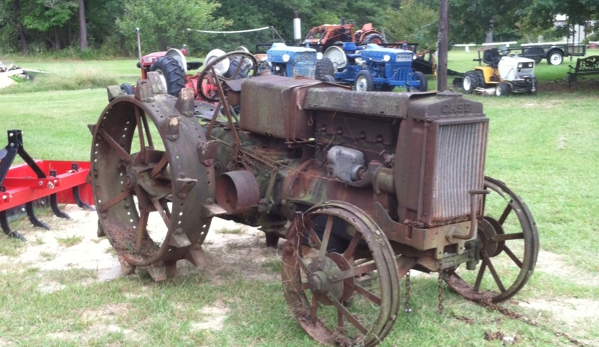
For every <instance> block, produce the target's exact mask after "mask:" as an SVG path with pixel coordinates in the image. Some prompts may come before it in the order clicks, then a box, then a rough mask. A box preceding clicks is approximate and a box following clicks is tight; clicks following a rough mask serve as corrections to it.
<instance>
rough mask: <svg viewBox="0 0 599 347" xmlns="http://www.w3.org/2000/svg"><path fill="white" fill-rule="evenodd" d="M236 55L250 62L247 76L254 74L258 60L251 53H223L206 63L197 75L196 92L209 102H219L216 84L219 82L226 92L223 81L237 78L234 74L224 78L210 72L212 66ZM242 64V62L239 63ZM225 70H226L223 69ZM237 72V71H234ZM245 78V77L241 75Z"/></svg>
mask: <svg viewBox="0 0 599 347" xmlns="http://www.w3.org/2000/svg"><path fill="white" fill-rule="evenodd" d="M236 57H238V58H240V59H243V61H244V62H246V59H247V60H249V64H252V66H251V68H250V69H249V70H248V75H247V77H251V76H255V75H256V71H257V70H256V69H257V66H258V62H257V61H256V57H254V55H253V54H251V53H246V52H243V51H233V52H229V53H227V54H224V55H222V56H220V57H218V58H216V59H214V60H212V61H211V62H210V63H209V64H208V65H206V66H205V67H204V70H202V73H201V74H200V76H199V77H198V93H199V94H200V96H201V97H202V98H203V99H204V100H206V101H211V102H219V101H220V96H219V95H218V92H217V87H216V85H217V84H220V85H221V86H222V87H223V91H225V92H226V89H225V83H224V82H226V81H228V80H235V79H238V78H237V77H236V76H231V77H230V78H226V77H224V76H219V75H218V74H213V73H212V67H213V66H216V65H217V64H219V63H220V62H222V61H225V60H227V61H228V60H230V59H235V58H236ZM240 65H242V64H240ZM225 72H226V71H225ZM236 72H237V71H236ZM242 78H245V77H242Z"/></svg>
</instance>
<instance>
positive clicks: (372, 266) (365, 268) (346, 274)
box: [336, 262, 376, 281]
mask: <svg viewBox="0 0 599 347" xmlns="http://www.w3.org/2000/svg"><path fill="white" fill-rule="evenodd" d="M374 270H376V263H375V262H371V263H367V264H366V265H362V266H356V267H353V268H351V269H349V270H345V271H341V272H340V273H338V274H337V277H336V281H342V280H344V279H346V278H351V277H356V276H360V275H364V274H366V273H369V272H370V271H374Z"/></svg>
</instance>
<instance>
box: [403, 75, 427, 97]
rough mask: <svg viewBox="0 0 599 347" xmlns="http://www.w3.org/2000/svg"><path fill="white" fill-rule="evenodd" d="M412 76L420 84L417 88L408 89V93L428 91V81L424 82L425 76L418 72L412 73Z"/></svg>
mask: <svg viewBox="0 0 599 347" xmlns="http://www.w3.org/2000/svg"><path fill="white" fill-rule="evenodd" d="M414 76H415V77H416V79H417V80H418V82H420V86H418V87H408V91H409V92H426V91H427V90H428V81H427V80H426V76H425V75H424V74H423V73H422V72H420V71H416V72H414Z"/></svg>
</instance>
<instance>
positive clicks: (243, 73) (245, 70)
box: [224, 57, 252, 80]
mask: <svg viewBox="0 0 599 347" xmlns="http://www.w3.org/2000/svg"><path fill="white" fill-rule="evenodd" d="M241 59H242V57H236V58H232V59H229V61H230V62H229V70H227V72H226V73H225V74H224V76H225V77H226V78H231V77H232V76H233V74H234V73H235V71H236V70H237V67H238V66H239V62H241ZM247 62H248V59H244V63H245V64H244V66H242V67H241V69H239V72H238V73H237V76H236V77H235V78H234V79H236V80H238V79H242V78H247V77H248V75H249V73H250V70H251V69H252V64H248V63H247Z"/></svg>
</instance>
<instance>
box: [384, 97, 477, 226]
mask: <svg viewBox="0 0 599 347" xmlns="http://www.w3.org/2000/svg"><path fill="white" fill-rule="evenodd" d="M464 105H468V106H467V107H466V106H464ZM443 110H446V112H445V113H444V111H443ZM479 111H480V104H477V103H476V104H473V103H472V102H471V101H467V100H463V99H462V97H461V96H459V95H456V94H454V93H445V95H443V96H442V97H435V98H428V99H418V100H416V101H414V103H413V108H412V107H411V108H410V117H409V118H408V119H407V120H406V121H404V122H402V124H401V127H400V131H399V138H398V141H397V148H396V151H395V163H396V169H395V170H394V175H395V187H396V189H397V192H396V196H397V197H398V214H399V218H400V220H401V221H409V223H414V224H415V225H418V226H423V225H427V226H435V225H441V224H445V223H447V222H451V221H461V220H465V219H467V218H469V214H470V198H469V194H468V192H469V191H470V190H480V189H482V184H483V175H484V164H485V155H486V142H487V128H488V118H486V117H485V116H484V115H483V114H482V113H479Z"/></svg>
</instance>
